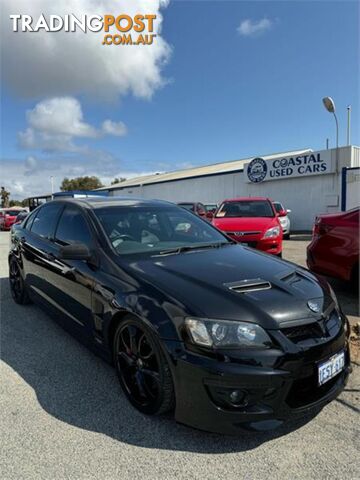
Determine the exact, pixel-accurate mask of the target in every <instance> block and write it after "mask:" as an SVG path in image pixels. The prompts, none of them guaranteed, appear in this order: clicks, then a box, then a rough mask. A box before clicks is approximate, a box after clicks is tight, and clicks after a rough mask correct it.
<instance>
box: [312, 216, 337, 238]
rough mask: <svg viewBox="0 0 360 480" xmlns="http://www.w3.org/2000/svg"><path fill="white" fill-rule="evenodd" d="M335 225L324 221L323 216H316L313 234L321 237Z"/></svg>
mask: <svg viewBox="0 0 360 480" xmlns="http://www.w3.org/2000/svg"><path fill="white" fill-rule="evenodd" d="M332 228H333V226H332V225H328V224H326V223H324V221H323V219H322V218H321V217H316V219H315V223H314V228H313V236H314V237H315V236H316V237H321V236H322V235H326V234H327V233H328V232H330V230H332Z"/></svg>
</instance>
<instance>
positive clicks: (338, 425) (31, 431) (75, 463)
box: [0, 232, 360, 480]
mask: <svg viewBox="0 0 360 480" xmlns="http://www.w3.org/2000/svg"><path fill="white" fill-rule="evenodd" d="M8 243H9V234H8V233H4V232H0V298H1V310H0V314H1V317H0V336H1V366H0V368H1V370H0V380H1V381H0V442H1V452H0V478H2V479H3V480H8V479H12V480H21V479H26V480H31V479H44V480H55V479H61V480H63V479H72V480H73V479H76V480H78V479H101V480H107V479H109V480H110V479H127V478H131V479H143V480H144V479H172V478H176V479H209V480H210V479H237V480H239V479H251V480H252V479H268V478H271V479H291V480H296V479H299V480H300V479H301V480H305V479H317V480H318V479H330V478H331V479H340V478H341V479H342V478H346V479H347V480H350V479H359V478H360V459H359V451H360V416H359V413H360V409H359V404H360V402H359V399H360V366H356V365H354V372H353V374H352V376H351V379H350V382H349V384H348V385H347V388H346V390H345V391H344V392H343V394H342V395H341V396H340V397H339V398H338V399H337V400H335V401H333V402H332V403H331V404H330V405H328V406H326V407H325V408H324V409H323V410H322V411H321V412H320V413H319V414H318V415H317V416H316V417H315V418H313V419H311V420H309V421H308V422H302V423H298V424H291V425H289V426H288V427H286V428H282V429H280V430H276V431H274V432H273V433H266V434H243V435H241V436H239V437H235V438H234V437H227V436H220V435H215V434H208V433H204V432H199V431H196V430H194V429H190V428H187V427H184V426H181V425H177V424H176V423H175V421H174V420H173V419H172V418H171V416H161V417H146V416H144V415H142V414H140V413H139V412H137V411H136V410H134V409H133V408H132V407H131V406H130V405H129V403H128V402H127V400H126V399H125V397H124V395H123V394H122V392H121V390H120V387H119V385H118V382H117V379H116V376H115V372H114V370H113V368H112V367H111V366H110V365H108V364H106V363H105V362H103V361H102V360H101V359H99V358H97V357H96V356H94V355H93V354H92V353H91V352H89V351H88V350H87V349H86V348H85V347H83V346H82V345H81V344H79V343H78V342H77V341H76V340H74V339H73V338H72V337H71V336H70V335H68V334H67V333H66V332H65V331H64V330H62V329H61V327H59V326H58V325H57V324H56V323H55V322H54V321H53V320H52V319H51V318H50V317H49V316H48V315H47V314H46V313H44V312H42V311H41V310H40V309H39V308H38V307H37V306H35V305H29V306H26V307H22V306H19V305H16V304H15V303H14V302H13V301H12V298H11V296H10V292H9V288H8V278H7V276H8V273H7V263H6V257H7V250H8ZM306 243H308V239H301V238H300V239H298V240H296V239H294V240H290V241H288V242H285V248H284V252H285V255H284V256H285V258H289V259H290V260H293V261H298V262H299V263H304V248H305V245H306ZM345 290H346V289H345ZM345 293H346V295H350V297H349V298H350V304H351V305H355V308H354V307H353V306H352V307H351V309H352V310H351V312H353V313H355V316H354V315H353V316H354V318H355V319H356V318H358V317H357V299H356V298H352V297H351V294H349V293H348V292H347V291H346V292H345ZM346 298H348V297H347V296H345V302H347V303H349V301H348V300H346ZM351 299H352V300H351ZM351 302H352V303H351Z"/></svg>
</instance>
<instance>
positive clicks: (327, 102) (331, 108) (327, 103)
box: [322, 97, 339, 173]
mask: <svg viewBox="0 0 360 480" xmlns="http://www.w3.org/2000/svg"><path fill="white" fill-rule="evenodd" d="M322 101H323V104H324V107H325V108H326V110H327V111H328V112H330V113H332V114H333V115H334V118H335V123H336V173H338V172H339V122H338V119H337V116H336V113H335V102H334V100H333V99H332V98H331V97H324V98H323V99H322Z"/></svg>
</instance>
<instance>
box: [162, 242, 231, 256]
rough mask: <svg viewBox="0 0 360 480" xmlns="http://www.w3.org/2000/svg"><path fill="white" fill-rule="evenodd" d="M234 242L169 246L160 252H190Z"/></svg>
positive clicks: (167, 253) (166, 253)
mask: <svg viewBox="0 0 360 480" xmlns="http://www.w3.org/2000/svg"><path fill="white" fill-rule="evenodd" d="M232 244H233V243H232V242H217V243H205V244H199V245H196V244H195V245H184V246H182V247H176V248H169V249H167V250H162V251H161V252H159V255H171V254H177V253H182V252H188V251H191V250H200V249H203V248H220V247H222V246H224V245H232Z"/></svg>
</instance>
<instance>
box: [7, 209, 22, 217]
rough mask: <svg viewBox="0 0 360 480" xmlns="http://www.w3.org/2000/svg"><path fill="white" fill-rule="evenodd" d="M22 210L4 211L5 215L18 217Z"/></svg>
mask: <svg viewBox="0 0 360 480" xmlns="http://www.w3.org/2000/svg"><path fill="white" fill-rule="evenodd" d="M20 212H22V210H4V213H5V214H7V215H10V217H16V216H17V215H18V214H19V213H20Z"/></svg>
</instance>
